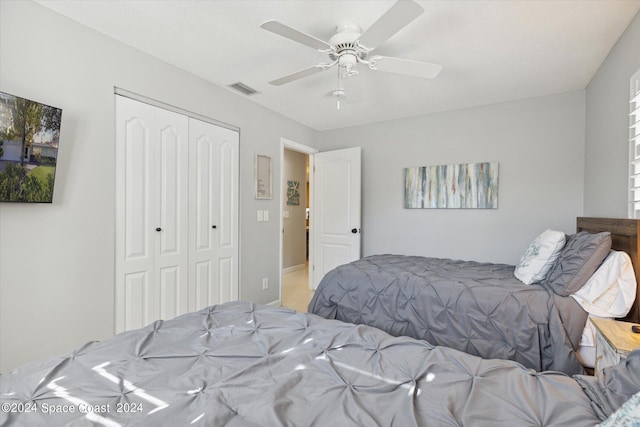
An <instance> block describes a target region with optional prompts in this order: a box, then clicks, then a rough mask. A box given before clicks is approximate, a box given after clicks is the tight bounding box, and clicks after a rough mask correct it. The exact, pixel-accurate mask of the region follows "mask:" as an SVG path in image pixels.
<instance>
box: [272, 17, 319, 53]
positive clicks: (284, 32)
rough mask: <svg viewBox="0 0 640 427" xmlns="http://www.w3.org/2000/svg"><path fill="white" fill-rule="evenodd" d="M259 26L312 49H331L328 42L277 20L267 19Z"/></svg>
mask: <svg viewBox="0 0 640 427" xmlns="http://www.w3.org/2000/svg"><path fill="white" fill-rule="evenodd" d="M260 27H261V28H263V29H265V30H267V31H271V32H272V33H275V34H278V35H279V36H282V37H286V38H288V39H289V40H293V41H296V42H298V43H301V44H303V45H305V46H309V47H312V48H314V49H320V50H323V49H331V45H330V44H329V43H327V42H325V41H322V40H320V39H317V38H315V37H313V36H310V35H309V34H305V33H303V32H301V31H298V30H296V29H293V28H291V27H289V26H287V25H284V24H283V23H281V22H278V21H267V22H265V23H264V24H262V25H260Z"/></svg>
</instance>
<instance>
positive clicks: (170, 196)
mask: <svg viewBox="0 0 640 427" xmlns="http://www.w3.org/2000/svg"><path fill="white" fill-rule="evenodd" d="M157 110H158V111H157V112H156V120H157V123H156V126H157V128H158V131H159V139H158V142H157V145H156V147H155V148H156V155H157V160H156V162H157V165H158V167H157V176H156V179H155V182H156V185H157V186H158V187H157V190H156V194H157V195H158V197H157V200H156V212H157V215H156V220H157V222H158V226H157V227H156V229H157V228H160V231H156V239H157V240H156V248H157V253H156V269H157V271H158V272H159V275H158V282H157V286H159V291H160V300H159V301H158V304H159V307H160V316H161V318H162V319H170V318H172V317H175V316H177V315H179V314H183V313H186V312H187V311H188V308H189V307H188V293H189V280H188V268H187V263H188V259H189V233H188V230H189V228H188V227H189V214H188V208H189V206H188V204H187V202H188V192H189V169H188V168H189V165H188V158H189V155H188V153H189V120H188V118H187V117H185V116H183V115H181V114H177V113H173V112H170V111H165V110H162V109H159V108H158V109H157Z"/></svg>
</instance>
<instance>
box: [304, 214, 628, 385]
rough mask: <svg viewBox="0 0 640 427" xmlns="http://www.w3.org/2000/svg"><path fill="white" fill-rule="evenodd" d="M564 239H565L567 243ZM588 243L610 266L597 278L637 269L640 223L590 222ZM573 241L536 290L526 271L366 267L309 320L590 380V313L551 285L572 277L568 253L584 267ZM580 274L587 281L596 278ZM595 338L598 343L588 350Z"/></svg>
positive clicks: (340, 284)
mask: <svg viewBox="0 0 640 427" xmlns="http://www.w3.org/2000/svg"><path fill="white" fill-rule="evenodd" d="M558 233H559V232H556V234H555V235H556V237H557V235H558ZM543 234H544V233H543ZM560 234H561V235H562V236H561V237H562V239H565V236H564V233H560ZM585 235H587V238H590V239H595V238H596V236H598V238H599V239H600V240H599V242H598V245H599V247H598V249H597V250H598V251H600V252H599V255H598V256H600V258H599V259H598V260H591V261H592V263H593V261H596V263H595V264H594V265H592V266H591V269H592V271H594V270H597V269H598V265H597V264H602V263H603V259H604V258H605V257H606V256H607V254H608V253H610V252H611V251H612V250H613V252H616V253H615V254H614V255H624V256H625V257H626V258H627V259H629V258H630V261H631V262H632V263H633V266H632V267H635V266H636V263H637V259H638V246H637V245H638V243H637V235H638V221H637V220H625V219H610V218H583V217H580V218H578V219H577V233H576V235H575V236H582V237H584V236H585ZM541 236H542V235H541ZM604 237H607V238H608V240H607V241H605V239H604ZM571 238H573V237H571ZM568 239H569V237H567V238H566V240H558V241H557V242H556V243H555V247H554V251H555V254H556V258H555V259H551V258H549V259H548V260H547V261H548V262H547V264H548V265H547V266H546V267H545V268H546V271H542V270H541V273H542V274H541V276H540V277H542V279H539V280H543V282H542V283H536V282H534V283H533V284H524V283H523V282H522V281H521V280H520V279H518V278H516V277H515V275H514V269H516V270H517V268H518V267H517V266H516V267H514V266H513V265H506V264H490V263H479V262H473V261H460V260H450V259H438V258H425V257H417V256H403V255H374V256H369V257H365V258H363V259H361V260H357V261H355V262H352V263H349V264H346V265H342V266H339V267H337V268H335V269H334V270H332V271H330V272H329V273H327V274H326V275H325V277H324V278H323V279H322V281H321V282H320V284H319V286H318V288H317V289H316V291H315V293H314V296H313V298H312V300H311V302H310V304H309V312H311V313H314V314H317V315H319V316H322V317H324V318H328V319H338V320H342V321H346V322H350V323H357V324H367V325H370V326H375V327H377V328H380V329H382V330H384V331H386V332H388V333H390V334H392V335H396V336H401V335H406V336H410V337H413V338H418V339H424V340H427V341H429V342H430V343H432V344H435V345H441V346H446V347H451V348H455V349H458V350H461V351H464V352H467V353H469V354H474V355H477V356H480V357H484V358H498V359H508V360H515V361H518V362H520V363H522V364H523V365H525V366H526V367H529V368H532V369H535V370H536V371H546V370H556V371H561V372H564V373H566V374H570V375H571V374H578V373H583V372H584V368H583V364H585V365H588V364H586V363H584V360H585V359H586V357H582V358H581V357H580V354H579V349H581V342H582V343H586V344H589V345H590V347H589V348H586V349H585V350H592V349H593V345H594V342H593V341H594V340H593V337H592V336H591V337H589V334H591V335H592V332H590V331H589V330H588V323H587V318H588V316H589V312H587V311H586V310H585V309H584V308H583V306H584V305H581V302H579V300H578V299H576V298H573V297H572V295H570V294H568V293H566V292H564V294H562V295H561V294H559V293H558V292H557V291H558V289H555V288H554V287H553V285H554V284H553V282H549V283H546V282H544V277H546V276H552V275H553V274H556V276H558V277H560V276H561V275H562V274H563V269H562V267H563V265H565V264H563V265H559V263H560V261H562V256H564V255H563V252H566V253H567V255H566V257H567V258H566V259H565V261H566V260H568V261H570V262H573V260H572V259H571V258H570V257H571V256H574V257H575V255H576V253H577V250H576V247H571V248H570V247H569V246H570V243H569V240H568ZM576 239H577V238H576ZM537 240H538V239H536V240H534V242H533V243H535V242H536V241H537ZM572 242H573V241H572ZM607 242H608V243H607ZM533 243H532V245H533ZM605 243H607V245H608V246H607V245H605ZM572 250H573V253H572ZM594 251H595V249H594ZM619 252H623V253H619ZM526 254H527V252H525V255H526ZM525 255H523V258H524V256H525ZM558 257H560V258H558ZM521 262H522V260H521ZM563 262H564V261H563ZM554 266H555V268H554ZM632 267H631V266H629V268H628V269H627V271H626V274H627V276H629V275H630V276H631V277H630V279H632V280H633V283H627V285H628V286H627V289H629V288H631V290H632V291H633V296H630V295H629V294H627V295H626V297H627V301H626V310H627V311H629V314H628V315H627V317H626V318H625V319H626V320H629V321H638V304H637V301H636V302H634V300H635V296H636V294H637V286H638V283H639V281H637V271H638V269H637V268H635V269H633V268H632ZM598 271H599V270H598ZM580 272H581V274H583V275H584V274H587V270H586V269H583V270H580ZM589 275H591V273H589ZM593 275H594V276H595V273H594V274H593ZM601 276H602V275H601ZM583 279H584V280H585V281H586V280H587V279H588V278H587V277H584V278H583ZM628 282H629V281H628ZM572 286H573V285H572ZM581 286H582V285H581ZM565 291H566V289H565ZM630 303H633V306H632V307H631V309H630V310H629V304H630ZM598 314H601V313H598ZM589 323H590V322H589ZM585 327H587V329H585ZM589 338H591V340H590V341H591V342H587V341H589ZM585 353H586V351H585ZM589 358H592V356H591V357H589Z"/></svg>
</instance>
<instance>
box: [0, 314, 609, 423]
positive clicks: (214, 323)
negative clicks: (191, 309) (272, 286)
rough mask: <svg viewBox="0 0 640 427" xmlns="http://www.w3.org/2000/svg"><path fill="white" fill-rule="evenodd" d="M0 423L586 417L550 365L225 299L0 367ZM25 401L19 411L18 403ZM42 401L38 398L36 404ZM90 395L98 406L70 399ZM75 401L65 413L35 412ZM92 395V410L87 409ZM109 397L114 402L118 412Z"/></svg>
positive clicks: (580, 397) (582, 399)
mask: <svg viewBox="0 0 640 427" xmlns="http://www.w3.org/2000/svg"><path fill="white" fill-rule="evenodd" d="M0 398H1V401H2V403H3V404H13V405H14V407H16V408H17V407H18V405H20V404H22V405H23V406H22V409H23V410H22V411H21V413H17V412H7V411H5V410H4V409H6V408H9V407H6V406H3V411H2V412H0V425H3V426H5V425H6V426H61V425H65V426H71V425H73V426H86V425H112V426H113V425H127V426H131V425H135V426H185V425H195V426H284V425H288V426H336V427H337V426H340V427H343V426H402V427H411V426H444V425H449V426H450V425H468V426H493V427H495V426H505V427H506V426H508V427H513V426H515V425H532V426H533V425H536V426H538V425H544V426H547V427H552V426H593V425H595V424H596V423H598V422H599V418H598V417H597V415H596V413H595V411H594V410H593V409H592V406H591V401H590V399H589V398H588V397H587V395H586V394H585V393H584V392H583V390H582V388H581V387H580V385H579V384H578V383H577V382H576V381H575V380H574V379H572V378H571V377H569V376H566V375H564V374H561V373H544V374H541V373H537V372H535V371H533V370H530V369H525V368H523V367H522V366H520V365H519V364H517V363H513V362H510V361H504V360H483V359H481V358H478V357H475V356H471V355H468V354H465V353H463V352H459V351H457V350H454V349H449V348H444V347H434V346H432V345H431V344H429V343H427V342H426V341H421V340H414V339H411V338H408V337H393V336H391V335H389V334H387V333H385V332H383V331H380V330H378V329H376V328H371V327H368V326H365V325H352V324H348V323H343V322H339V321H335V320H327V319H323V318H321V317H318V316H315V315H312V314H302V313H296V312H294V311H292V310H289V309H285V308H274V307H265V306H256V305H253V304H248V303H227V304H224V305H221V306H214V307H210V308H207V309H203V310H201V311H199V312H196V313H189V314H185V315H182V316H180V317H178V318H176V319H173V320H169V321H157V322H155V323H153V324H152V325H150V326H148V327H145V328H143V329H138V330H133V331H128V332H124V333H122V334H119V335H117V336H115V337H114V338H112V339H109V340H106V341H103V342H92V343H89V344H87V345H85V346H84V347H81V348H79V349H78V350H76V351H74V352H73V353H72V354H70V355H68V356H64V357H55V358H50V359H47V360H44V361H41V362H37V363H32V364H29V365H25V366H24V367H22V368H19V369H17V370H16V371H14V372H12V373H10V374H8V375H4V376H2V377H0ZM27 403H28V404H30V405H32V407H33V405H36V407H37V409H38V410H37V411H31V412H26V411H25V410H24V408H25V406H24V405H25V404H27ZM45 405H48V406H45ZM81 405H85V406H82V408H86V407H87V406H86V405H93V407H95V408H96V409H97V412H92V413H89V414H84V413H82V412H81V411H80V409H79V408H81ZM52 407H53V408H58V409H60V410H62V408H67V410H68V408H70V407H75V408H76V409H75V411H74V412H73V413H69V412H68V411H67V413H45V412H44V411H43V408H46V409H47V410H48V411H49V412H50V411H51V410H52V409H51V408H52ZM100 409H101V410H100ZM118 411H120V412H118Z"/></svg>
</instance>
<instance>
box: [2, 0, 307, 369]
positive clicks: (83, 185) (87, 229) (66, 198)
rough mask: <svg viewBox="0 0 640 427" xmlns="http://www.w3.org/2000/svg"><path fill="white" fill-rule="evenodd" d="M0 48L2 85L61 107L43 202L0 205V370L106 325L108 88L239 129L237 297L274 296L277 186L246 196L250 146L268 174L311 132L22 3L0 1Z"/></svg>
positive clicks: (111, 181) (104, 333)
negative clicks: (286, 149) (284, 144)
mask: <svg viewBox="0 0 640 427" xmlns="http://www.w3.org/2000/svg"><path fill="white" fill-rule="evenodd" d="M0 58H1V59H0V90H1V91H3V92H8V93H11V94H14V95H18V96H22V97H25V98H30V99H34V100H37V101H40V102H44V103H47V104H51V105H54V106H57V107H61V108H63V115H62V132H61V136H60V151H59V162H58V170H57V174H56V189H55V193H54V203H53V204H44V205H29V204H9V203H2V204H0V372H7V371H9V370H10V369H12V368H14V367H15V366H17V365H18V364H22V363H25V362H27V361H29V360H33V359H39V358H42V357H45V356H50V355H52V354H58V353H64V352H68V351H70V350H72V349H73V348H75V347H77V346H80V345H82V344H84V343H85V342H86V341H90V340H96V339H98V340H100V339H104V338H108V337H109V336H111V335H112V334H113V330H114V317H113V316H114V284H113V283H114V265H115V264H114V188H115V176H114V95H113V91H114V86H117V87H120V88H123V89H126V90H129V91H132V92H135V93H139V94H142V95H145V96H147V97H150V98H154V99H157V100H159V101H162V102H165V103H168V104H172V105H175V106H178V107H180V108H184V109H186V110H189V111H193V112H195V113H198V114H202V115H204V116H208V117H211V118H214V119H217V120H219V121H222V122H226V123H229V124H232V125H235V126H237V127H239V128H240V212H241V218H240V234H241V244H240V248H241V254H240V265H241V289H240V297H241V299H243V300H252V301H256V302H259V303H267V302H270V301H275V300H277V299H278V293H279V290H278V286H277V283H278V278H279V274H280V271H279V270H280V266H279V260H280V256H279V254H278V250H275V249H276V248H277V245H278V243H277V242H278V241H279V221H278V220H277V216H278V212H279V207H280V194H279V186H277V185H274V197H273V200H255V199H254V195H253V193H254V189H253V188H254V185H253V156H254V155H255V154H258V153H259V154H266V155H269V156H271V157H272V159H273V161H274V164H273V170H274V176H273V182H274V183H278V182H280V181H279V180H280V173H279V171H280V164H279V159H280V138H281V137H284V138H287V139H290V140H294V141H298V142H300V143H302V144H305V145H309V146H313V145H314V137H315V132H314V131H312V130H311V129H309V128H306V127H304V126H302V125H300V124H298V123H296V122H293V121H291V120H289V119H286V118H284V117H283V116H280V115H278V114H276V113H274V112H272V111H270V110H267V109H264V108H262V107H259V106H258V105H256V104H255V103H253V102H250V101H248V100H246V99H243V97H242V96H239V95H235V94H233V93H231V92H230V91H228V90H226V89H222V88H219V87H216V86H213V85H211V84H209V83H207V82H205V81H204V80H202V79H199V78H196V77H194V76H192V75H190V74H188V73H186V72H184V71H182V70H180V69H177V68H175V67H173V66H170V65H168V64H166V63H164V62H161V61H159V60H156V59H154V58H152V57H150V56H147V55H145V54H142V53H141V52H139V51H137V50H135V49H132V48H130V47H128V46H125V45H123V44H121V43H119V42H117V41H115V40H113V39H110V38H107V37H105V36H103V35H101V34H99V33H97V32H95V31H93V30H89V29H87V28H86V27H83V26H81V25H79V24H77V23H75V22H74V21H71V20H69V19H67V18H65V17H62V16H60V15H58V14H56V13H54V12H52V11H50V10H48V9H46V8H43V7H41V6H40V5H37V4H35V3H32V2H26V1H1V2H0ZM258 96H259V95H258ZM259 209H260V210H269V211H270V214H271V215H270V217H271V221H269V222H260V223H258V222H257V216H256V211H257V210H259ZM262 277H268V278H269V282H270V283H271V284H272V285H271V286H270V287H269V289H268V290H266V291H263V290H262V281H261V278H262Z"/></svg>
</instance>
